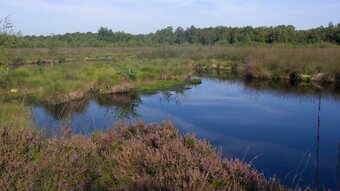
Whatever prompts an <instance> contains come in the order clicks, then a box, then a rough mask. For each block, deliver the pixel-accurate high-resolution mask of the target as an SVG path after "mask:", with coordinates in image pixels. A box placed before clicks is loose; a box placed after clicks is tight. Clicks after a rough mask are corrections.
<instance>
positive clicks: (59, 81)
mask: <svg viewBox="0 0 340 191" xmlns="http://www.w3.org/2000/svg"><path fill="white" fill-rule="evenodd" d="M188 70H189V65H188V63H187V62H186V61H185V60H178V59H144V60H141V59H135V58H131V59H127V60H125V61H112V62H99V61H97V62H74V63H62V64H57V65H54V66H53V67H52V66H50V65H45V66H37V65H25V66H22V67H17V68H11V69H10V72H9V75H8V76H5V77H3V78H0V84H2V88H1V92H2V95H4V94H5V95H6V96H7V97H8V96H12V97H23V96H24V95H30V96H35V97H37V98H38V99H42V100H47V101H48V100H52V99H64V98H65V96H66V97H67V96H68V95H69V94H70V93H71V92H76V91H78V92H83V93H87V92H99V93H100V92H105V91H106V90H108V89H110V87H115V86H118V85H120V84H122V83H123V82H128V83H130V84H132V86H135V88H134V90H135V91H136V90H138V91H139V90H140V91H147V90H150V91H151V90H156V89H162V88H169V87H171V86H175V85H178V84H183V82H184V80H185V79H186V78H187V77H188V76H189V74H188V73H187V72H185V71H188ZM11 89H17V90H18V93H16V94H10V93H9V92H10V90H11Z"/></svg>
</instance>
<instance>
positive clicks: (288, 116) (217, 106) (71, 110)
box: [33, 78, 340, 189]
mask: <svg viewBox="0 0 340 191" xmlns="http://www.w3.org/2000/svg"><path fill="white" fill-rule="evenodd" d="M202 81H203V83H202V84H201V85H198V86H193V87H192V88H191V89H186V88H184V89H178V90H176V91H160V92H155V93H153V94H147V95H137V94H118V95H111V96H98V97H94V98H88V99H84V100H82V101H78V102H72V103H67V104H63V105H53V106H52V105H40V106H36V107H34V108H33V116H34V118H35V121H36V124H37V126H38V127H40V128H45V129H47V131H48V132H49V133H50V134H58V133H60V128H59V127H60V126H63V125H67V126H68V127H70V128H71V130H72V132H73V133H82V134H88V133H91V132H94V131H98V130H105V129H107V128H110V127H112V125H113V124H114V123H116V122H117V121H119V120H143V121H146V122H161V121H163V120H171V121H173V122H174V123H175V125H176V127H177V128H178V129H179V131H180V132H181V133H188V132H189V133H195V134H197V136H198V137H200V138H204V139H207V140H209V141H210V142H211V143H212V144H213V145H215V146H218V147H219V146H220V147H222V148H223V154H224V156H227V157H237V158H244V160H245V161H248V162H250V161H252V162H253V164H254V165H255V166H256V168H257V169H259V170H260V171H262V172H263V173H264V174H265V175H266V176H274V175H276V176H278V177H279V178H280V180H281V182H282V183H284V184H285V185H287V186H291V187H295V186H313V187H315V188H323V187H324V186H325V187H330V188H334V189H336V188H339V177H340V172H339V171H340V145H339V144H340V143H339V142H340V128H339V116H340V96H339V95H340V94H339V92H337V91H335V90H334V87H331V86H328V87H327V86H320V85H318V84H315V85H313V86H311V85H308V86H307V85H303V84H296V85H295V86H292V85H290V84H289V83H278V82H273V81H268V82H259V81H246V82H243V81H238V80H234V79H221V78H216V79H213V78H203V80H202ZM47 127H48V128H47Z"/></svg>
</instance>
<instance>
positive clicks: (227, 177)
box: [0, 122, 285, 190]
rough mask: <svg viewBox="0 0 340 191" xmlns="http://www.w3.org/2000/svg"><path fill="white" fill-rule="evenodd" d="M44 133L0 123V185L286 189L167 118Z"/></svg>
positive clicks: (24, 187)
mask: <svg viewBox="0 0 340 191" xmlns="http://www.w3.org/2000/svg"><path fill="white" fill-rule="evenodd" d="M64 132H65V134H64V136H63V137H60V138H52V139H44V138H42V137H41V135H40V134H39V133H38V132H36V131H34V130H32V129H29V128H28V129H22V130H20V131H12V130H11V129H7V130H5V129H4V128H0V135H1V139H0V166H1V168H0V187H1V188H4V189H6V190H285V189H284V188H283V187H282V186H281V185H280V184H279V183H278V182H277V181H276V180H274V179H271V180H266V179H265V178H264V177H263V176H262V175H261V174H259V173H258V172H256V171H255V170H254V169H253V168H252V167H251V166H250V165H248V164H245V163H243V162H242V161H239V160H234V159H221V157H220V155H219V154H218V152H217V151H216V150H215V149H213V148H212V147H211V146H210V144H209V143H207V142H205V141H201V140H198V139H196V138H195V137H194V136H192V135H186V136H184V137H181V136H179V133H178V132H177V130H176V129H175V128H174V127H173V126H172V125H171V124H170V123H167V122H166V123H162V124H159V125H151V124H150V125H146V124H142V123H138V124H134V125H126V124H125V125H124V124H121V125H120V126H119V127H117V128H115V129H111V130H108V131H107V132H105V133H95V134H93V135H92V136H89V137H85V136H80V135H73V136H72V135H69V134H68V131H67V129H65V130H64Z"/></svg>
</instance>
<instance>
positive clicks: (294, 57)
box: [0, 46, 340, 101]
mask: <svg viewBox="0 0 340 191" xmlns="http://www.w3.org/2000/svg"><path fill="white" fill-rule="evenodd" d="M11 53H12V63H14V64H18V63H19V64H24V65H23V66H19V67H14V68H10V70H9V73H8V75H2V77H1V78H0V94H1V95H2V97H23V96H25V95H30V96H33V97H36V98H37V99H42V100H47V101H51V100H52V101H53V100H58V101H67V100H75V99H80V98H82V97H84V96H85V95H86V94H88V93H100V94H110V93H123V92H129V91H137V92H138V91H153V90H157V89H163V88H170V87H173V86H177V85H180V84H183V83H184V82H185V80H186V79H187V78H188V77H189V76H191V75H192V73H193V72H195V71H199V72H203V73H213V72H225V73H234V74H237V75H238V76H239V77H241V78H247V79H266V80H268V79H273V80H292V81H294V82H299V81H303V82H306V83H310V82H312V81H317V82H323V83H338V84H339V83H340V48H337V47H332V48H308V47H304V48H301V47H299V48H294V47H292V48H280V47H258V48H254V47H250V48H244V47H220V46H210V47H209V46H183V47H179V46H167V47H139V48H136V47H135V48H74V49H72V48H60V49H58V54H57V56H56V57H55V58H51V57H49V55H48V50H47V49H13V50H11ZM51 59H54V63H55V64H54V65H53V67H52V66H51V65H52V64H51ZM25 63H26V64H25ZM29 63H30V64H29ZM44 63H45V64H44ZM3 69H4V68H3ZM4 73H6V72H5V69H4V70H3V72H2V74H4ZM11 89H13V91H14V93H13V92H12V93H10V92H11Z"/></svg>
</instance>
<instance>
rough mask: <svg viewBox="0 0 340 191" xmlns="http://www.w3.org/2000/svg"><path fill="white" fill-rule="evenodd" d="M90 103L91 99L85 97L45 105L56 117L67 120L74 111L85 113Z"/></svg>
mask: <svg viewBox="0 0 340 191" xmlns="http://www.w3.org/2000/svg"><path fill="white" fill-rule="evenodd" d="M88 104H89V99H88V98H85V99H82V100H77V101H70V102H66V103H60V104H43V107H44V108H45V109H46V110H47V112H48V113H49V114H50V115H51V116H52V117H53V118H54V119H56V120H65V119H70V118H71V116H72V114H73V113H77V114H81V113H83V112H84V111H85V109H86V107H87V106H88Z"/></svg>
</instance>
